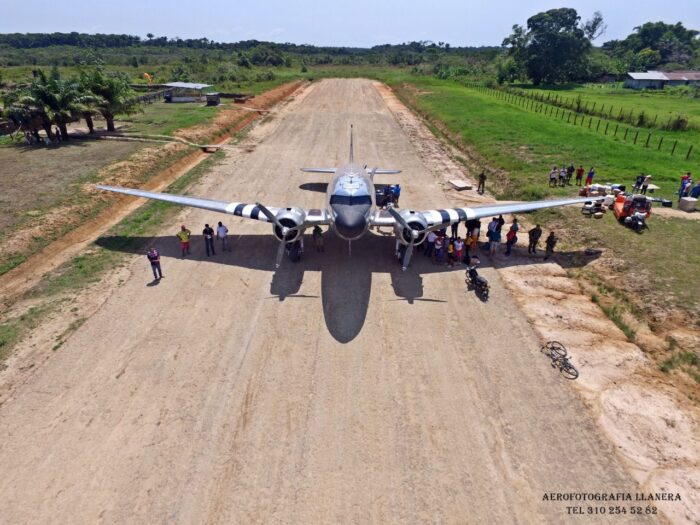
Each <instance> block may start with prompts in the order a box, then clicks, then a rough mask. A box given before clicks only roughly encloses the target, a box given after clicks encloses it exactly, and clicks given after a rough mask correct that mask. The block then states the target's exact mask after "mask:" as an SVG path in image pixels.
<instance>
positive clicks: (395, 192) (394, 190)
mask: <svg viewBox="0 0 700 525" xmlns="http://www.w3.org/2000/svg"><path fill="white" fill-rule="evenodd" d="M391 193H392V194H393V195H394V206H396V207H397V208H398V207H399V197H401V186H400V185H399V184H394V185H393V186H392V187H391Z"/></svg>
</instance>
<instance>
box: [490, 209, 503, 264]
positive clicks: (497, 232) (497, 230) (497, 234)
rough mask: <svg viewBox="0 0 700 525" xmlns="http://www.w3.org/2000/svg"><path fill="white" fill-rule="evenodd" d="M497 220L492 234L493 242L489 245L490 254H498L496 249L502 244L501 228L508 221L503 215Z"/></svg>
mask: <svg viewBox="0 0 700 525" xmlns="http://www.w3.org/2000/svg"><path fill="white" fill-rule="evenodd" d="M495 222H496V224H495V227H494V229H493V233H492V234H491V244H490V245H489V254H491V255H496V250H498V246H499V245H500V244H501V228H503V225H504V224H505V222H506V221H505V220H504V219H503V215H499V216H498V219H495Z"/></svg>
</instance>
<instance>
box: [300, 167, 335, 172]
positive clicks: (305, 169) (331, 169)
mask: <svg viewBox="0 0 700 525" xmlns="http://www.w3.org/2000/svg"><path fill="white" fill-rule="evenodd" d="M300 169H301V171H305V172H307V173H335V168H300Z"/></svg>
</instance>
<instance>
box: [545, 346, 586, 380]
mask: <svg viewBox="0 0 700 525" xmlns="http://www.w3.org/2000/svg"><path fill="white" fill-rule="evenodd" d="M540 350H541V351H542V352H544V353H546V354H547V355H548V356H549V358H550V359H551V360H552V368H555V367H556V368H559V372H561V373H562V375H563V376H564V377H566V378H567V379H576V378H577V377H578V370H576V367H575V366H574V365H573V364H571V361H569V358H568V356H567V354H568V352H567V351H566V347H565V346H564V345H563V344H561V343H560V342H558V341H549V342H548V343H546V344H545V345H544V346H542V348H541V349H540Z"/></svg>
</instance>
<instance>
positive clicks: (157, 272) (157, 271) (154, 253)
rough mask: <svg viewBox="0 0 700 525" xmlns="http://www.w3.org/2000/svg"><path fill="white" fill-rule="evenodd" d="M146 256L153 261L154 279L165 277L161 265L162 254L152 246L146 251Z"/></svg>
mask: <svg viewBox="0 0 700 525" xmlns="http://www.w3.org/2000/svg"><path fill="white" fill-rule="evenodd" d="M146 257H148V261H149V262H150V263H151V270H153V279H155V280H156V281H158V280H160V279H162V278H163V270H162V269H161V267H160V254H159V253H158V250H156V249H155V248H154V247H153V246H151V247H150V248H149V249H148V251H147V252H146Z"/></svg>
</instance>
